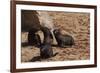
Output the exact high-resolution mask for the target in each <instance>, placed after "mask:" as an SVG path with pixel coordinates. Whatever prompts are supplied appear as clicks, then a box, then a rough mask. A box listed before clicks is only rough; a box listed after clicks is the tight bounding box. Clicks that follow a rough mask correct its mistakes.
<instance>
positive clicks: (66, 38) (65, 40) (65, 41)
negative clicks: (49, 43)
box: [53, 29, 74, 47]
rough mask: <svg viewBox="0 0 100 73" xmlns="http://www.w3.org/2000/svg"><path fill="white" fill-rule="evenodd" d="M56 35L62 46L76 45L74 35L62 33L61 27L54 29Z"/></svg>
mask: <svg viewBox="0 0 100 73" xmlns="http://www.w3.org/2000/svg"><path fill="white" fill-rule="evenodd" d="M53 33H54V35H55V38H56V40H57V43H58V45H59V46H60V47H67V46H70V47H71V46H72V45H74V39H73V37H72V36H70V35H67V34H66V35H62V34H61V33H60V30H59V29H55V30H54V31H53Z"/></svg>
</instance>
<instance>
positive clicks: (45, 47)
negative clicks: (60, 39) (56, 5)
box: [40, 27, 53, 58]
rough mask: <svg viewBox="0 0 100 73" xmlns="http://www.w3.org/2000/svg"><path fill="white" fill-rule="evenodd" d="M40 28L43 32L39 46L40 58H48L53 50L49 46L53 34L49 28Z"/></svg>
mask: <svg viewBox="0 0 100 73" xmlns="http://www.w3.org/2000/svg"><path fill="white" fill-rule="evenodd" d="M41 30H42V31H43V34H44V41H43V44H42V45H41V48H40V55H41V57H42V58H49V57H52V56H53V50H52V47H51V43H52V41H53V36H52V34H51V32H50V30H49V29H48V28H46V27H42V28H41Z"/></svg>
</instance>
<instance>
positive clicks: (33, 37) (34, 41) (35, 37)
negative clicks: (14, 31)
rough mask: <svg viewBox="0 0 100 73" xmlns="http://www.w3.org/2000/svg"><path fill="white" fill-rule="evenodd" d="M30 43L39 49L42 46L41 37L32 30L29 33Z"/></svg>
mask: <svg viewBox="0 0 100 73" xmlns="http://www.w3.org/2000/svg"><path fill="white" fill-rule="evenodd" d="M28 43H29V44H30V45H34V46H37V47H39V46H40V45H41V39H40V36H39V35H38V34H35V33H34V31H33V30H30V31H29V33H28Z"/></svg>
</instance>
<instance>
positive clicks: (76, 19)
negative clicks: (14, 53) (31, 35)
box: [21, 12, 90, 62]
mask: <svg viewBox="0 0 100 73" xmlns="http://www.w3.org/2000/svg"><path fill="white" fill-rule="evenodd" d="M48 13H49V15H50V16H51V17H52V18H53V21H54V22H53V23H54V25H55V27H59V28H60V29H62V30H65V31H66V32H67V34H69V35H71V36H72V37H73V38H74V40H75V45H74V46H72V47H68V48H60V47H57V46H52V48H53V52H54V53H56V52H58V54H57V55H56V56H54V57H51V58H48V59H41V58H40V57H39V56H40V49H39V48H37V47H35V46H29V45H28V44H27V34H28V32H25V33H23V32H22V33H21V35H22V36H21V38H22V40H21V41H22V43H23V44H22V48H21V61H22V62H29V61H32V62H36V61H65V60H66V61H68V60H87V59H89V58H90V43H89V41H90V38H89V37H90V36H89V35H90V30H89V29H90V25H89V24H90V22H89V21H90V14H89V13H71V12H70V13H65V12H48Z"/></svg>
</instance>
